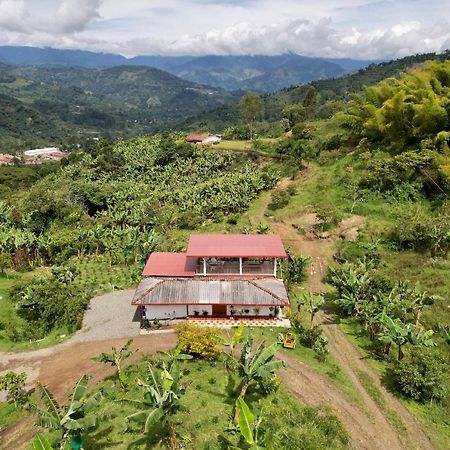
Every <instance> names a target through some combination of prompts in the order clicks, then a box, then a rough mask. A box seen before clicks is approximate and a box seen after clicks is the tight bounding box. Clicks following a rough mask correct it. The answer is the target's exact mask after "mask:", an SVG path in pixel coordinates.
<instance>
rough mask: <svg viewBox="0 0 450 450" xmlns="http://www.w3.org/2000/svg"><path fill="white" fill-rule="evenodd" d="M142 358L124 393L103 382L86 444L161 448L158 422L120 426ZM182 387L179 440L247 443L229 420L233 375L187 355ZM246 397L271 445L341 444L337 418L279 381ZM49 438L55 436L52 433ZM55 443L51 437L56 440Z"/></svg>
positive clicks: (200, 444)
mask: <svg viewBox="0 0 450 450" xmlns="http://www.w3.org/2000/svg"><path fill="white" fill-rule="evenodd" d="M146 366H147V363H146V362H145V361H143V362H142V363H140V364H138V365H135V366H132V367H130V368H128V369H127V373H128V375H129V380H130V382H129V386H128V388H127V392H126V393H123V392H122V391H121V390H120V389H119V388H118V386H117V383H116V381H115V378H110V379H107V380H105V381H104V382H102V383H101V384H100V385H99V386H98V387H96V389H101V390H102V391H103V395H104V401H103V402H102V404H101V405H100V406H99V407H98V409H97V410H96V414H99V415H103V417H104V420H102V421H101V424H100V426H99V427H98V429H96V430H95V431H94V432H93V433H92V434H91V435H90V436H89V437H87V438H86V447H87V448H89V449H92V450H97V449H106V448H108V449H123V448H128V449H145V448H152V449H157V450H159V449H161V450H162V449H165V448H166V436H167V431H166V428H165V426H164V425H163V424H161V425H157V426H155V427H154V428H153V429H152V431H151V432H150V433H148V434H147V435H145V434H144V433H143V432H142V431H141V430H140V429H139V428H138V427H134V428H133V429H132V431H129V432H125V433H124V432H123V419H124V417H126V416H127V415H128V414H131V413H133V412H135V411H136V410H135V409H134V408H133V405H132V404H130V403H127V402H123V401H120V400H121V399H122V398H124V397H126V398H130V399H139V398H140V394H139V390H138V388H137V386H136V385H135V384H134V383H135V380H136V378H137V377H140V378H143V377H145V375H146ZM182 370H183V372H184V374H185V375H184V377H183V378H182V382H183V384H184V385H185V387H186V390H185V394H184V395H183V396H182V397H181V407H180V410H179V411H178V412H177V413H176V415H175V416H174V418H173V422H174V424H175V430H176V433H177V437H178V440H179V442H180V443H181V444H182V445H183V448H185V449H196V450H197V449H198V450H203V449H204V450H216V449H217V450H219V449H224V450H225V449H229V448H230V447H232V446H234V447H235V446H238V447H239V448H242V449H245V448H248V447H247V446H246V444H245V443H244V441H243V440H242V439H241V438H240V435H239V433H237V432H236V430H235V429H234V427H233V426H232V423H231V418H232V414H233V407H234V401H235V398H236V389H237V387H238V386H237V383H238V380H237V379H236V378H235V377H234V376H230V375H229V374H228V372H227V371H226V370H225V369H224V366H223V363H222V362H220V361H218V362H215V361H212V362H208V361H203V360H196V361H186V362H184V364H183V365H182ZM247 403H248V404H249V406H250V408H251V409H252V411H254V412H255V413H258V414H260V413H261V411H262V417H263V422H262V426H261V428H265V429H267V432H268V433H269V434H270V435H271V436H272V438H273V439H272V440H273V441H274V446H273V447H272V448H274V449H286V448H290V449H297V448H298V449H306V448H307V449H311V450H313V449H317V450H319V449H323V448H329V449H341V448H346V447H347V443H348V436H347V434H346V432H345V431H344V429H343V428H342V426H341V424H340V423H339V421H338V420H337V419H336V418H335V417H334V416H333V415H331V414H330V413H329V412H328V411H326V410H320V411H319V410H314V409H311V408H307V407H305V406H303V405H301V404H299V403H298V402H297V401H296V400H294V399H293V398H292V397H291V396H290V395H289V394H288V392H287V391H285V389H283V387H280V389H279V390H278V391H277V392H274V393H272V394H269V395H267V396H264V395H262V394H261V393H260V392H259V391H258V390H256V389H250V390H249V392H248V396H247ZM51 436H52V438H53V439H54V441H56V440H57V439H58V435H57V434H56V433H52V435H51ZM55 443H56V442H55Z"/></svg>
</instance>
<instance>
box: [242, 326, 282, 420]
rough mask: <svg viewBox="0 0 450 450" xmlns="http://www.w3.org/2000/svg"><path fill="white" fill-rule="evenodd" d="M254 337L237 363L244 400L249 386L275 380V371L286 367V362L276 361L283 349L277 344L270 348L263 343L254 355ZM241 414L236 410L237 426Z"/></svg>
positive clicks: (246, 344)
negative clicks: (278, 353) (276, 354)
mask: <svg viewBox="0 0 450 450" xmlns="http://www.w3.org/2000/svg"><path fill="white" fill-rule="evenodd" d="M252 347H253V337H252V336H251V335H250V336H248V337H247V340H246V342H245V344H244V347H243V349H242V352H241V357H240V359H239V361H237V368H238V374H239V376H240V377H241V383H240V392H239V398H242V399H243V398H244V397H245V394H246V392H247V389H248V387H249V385H250V384H251V383H253V382H257V383H261V382H264V381H266V380H268V379H270V378H273V377H274V375H275V371H276V370H277V369H280V368H282V367H284V366H285V363H284V361H280V360H277V359H275V353H276V352H277V351H278V350H279V349H280V348H281V343H279V342H276V343H274V344H272V345H270V346H269V347H265V346H264V342H261V343H260V344H259V346H258V347H257V348H256V350H255V351H254V352H253V354H252ZM238 418H239V413H238V411H237V410H236V413H235V416H234V423H235V424H237V421H238Z"/></svg>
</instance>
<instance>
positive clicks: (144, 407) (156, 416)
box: [125, 361, 183, 449]
mask: <svg viewBox="0 0 450 450" xmlns="http://www.w3.org/2000/svg"><path fill="white" fill-rule="evenodd" d="M147 381H148V383H145V382H144V381H142V380H138V384H139V386H141V387H142V388H143V399H142V400H129V399H125V401H128V402H132V403H133V404H134V405H136V406H138V408H139V409H140V410H139V411H137V412H135V413H133V414H130V415H129V416H127V417H126V418H125V427H126V429H128V428H129V424H130V422H137V423H140V424H143V425H144V431H145V432H146V433H148V432H149V431H150V429H151V427H152V426H153V425H154V424H156V423H157V422H159V421H160V420H162V419H163V418H165V421H166V424H167V427H168V432H169V445H170V448H171V449H176V448H177V439H176V433H175V429H174V427H173V425H172V423H171V421H170V416H172V415H173V414H174V413H175V412H176V411H177V409H178V406H179V400H180V395H181V394H182V392H183V389H182V387H181V385H180V383H179V381H180V370H179V366H178V364H177V362H176V361H174V362H173V364H172V365H171V367H170V371H168V370H167V369H166V366H165V364H164V363H163V369H162V371H161V374H160V378H159V380H157V378H156V376H155V373H154V371H153V367H152V365H151V364H150V363H149V365H148V380H147Z"/></svg>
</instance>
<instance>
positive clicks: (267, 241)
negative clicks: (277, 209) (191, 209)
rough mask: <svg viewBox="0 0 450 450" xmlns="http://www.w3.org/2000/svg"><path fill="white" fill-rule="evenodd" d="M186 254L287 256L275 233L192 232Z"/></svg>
mask: <svg viewBox="0 0 450 450" xmlns="http://www.w3.org/2000/svg"><path fill="white" fill-rule="evenodd" d="M186 255H187V256H188V257H195V258H214V257H216V258H239V257H243V258H287V254H286V251H285V250H284V246H283V243H282V242H281V239H280V237H279V236H277V235H275V234H192V235H191V237H190V238H189V244H188V248H187V252H186Z"/></svg>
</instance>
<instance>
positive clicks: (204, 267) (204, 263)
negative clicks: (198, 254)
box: [203, 258, 206, 276]
mask: <svg viewBox="0 0 450 450" xmlns="http://www.w3.org/2000/svg"><path fill="white" fill-rule="evenodd" d="M203 275H205V276H206V258H203Z"/></svg>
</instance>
